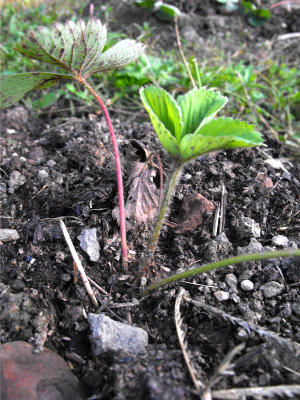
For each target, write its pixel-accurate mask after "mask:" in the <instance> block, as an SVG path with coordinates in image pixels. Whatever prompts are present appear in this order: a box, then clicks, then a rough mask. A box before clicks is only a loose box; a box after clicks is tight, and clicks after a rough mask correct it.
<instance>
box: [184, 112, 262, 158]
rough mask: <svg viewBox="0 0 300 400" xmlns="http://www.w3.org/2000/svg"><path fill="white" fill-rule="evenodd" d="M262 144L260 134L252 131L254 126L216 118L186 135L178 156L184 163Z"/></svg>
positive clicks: (235, 120) (234, 120)
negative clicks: (221, 152) (208, 155)
mask: <svg viewBox="0 0 300 400" xmlns="http://www.w3.org/2000/svg"><path fill="white" fill-rule="evenodd" d="M262 144H263V140H262V138H261V134H260V133H259V132H256V131H254V125H249V124H248V123H247V122H245V121H239V120H237V119H232V118H217V119H214V120H211V121H210V122H208V123H207V124H206V125H204V126H203V127H202V128H201V129H200V130H199V131H198V132H197V133H194V134H188V135H186V136H185V137H184V138H183V139H182V140H181V142H180V154H181V160H182V162H183V163H186V162H188V161H190V160H192V159H193V158H195V157H199V156H200V155H202V154H205V153H209V152H211V151H216V150H220V149H228V148H238V147H254V146H260V145H262Z"/></svg>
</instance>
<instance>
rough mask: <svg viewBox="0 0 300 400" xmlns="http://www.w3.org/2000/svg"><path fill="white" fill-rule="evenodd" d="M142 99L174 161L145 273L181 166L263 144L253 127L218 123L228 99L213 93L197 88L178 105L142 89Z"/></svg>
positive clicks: (159, 92)
mask: <svg viewBox="0 0 300 400" xmlns="http://www.w3.org/2000/svg"><path fill="white" fill-rule="evenodd" d="M140 96H141V99H142V102H143V105H144V107H145V108H146V110H147V111H148V113H149V116H150V119H151V122H152V124H153V127H154V129H155V131H156V133H157V135H158V137H159V140H160V141H161V144H162V145H163V147H164V148H165V149H166V150H167V151H168V153H169V154H170V155H171V157H172V158H173V160H174V163H173V170H172V172H171V175H170V177H169V180H168V183H167V187H166V189H165V193H164V197H163V200H162V204H161V208H160V211H159V215H158V219H157V223H156V225H155V228H154V231H153V234H152V237H151V239H150V242H149V244H148V248H147V250H146V253H145V254H144V258H142V260H141V262H140V267H139V269H140V271H141V272H142V271H144V270H145V268H146V267H147V264H148V261H149V258H150V257H151V255H152V254H153V252H154V250H155V247H156V244H157V240H158V236H159V233H160V230H161V227H162V224H163V221H164V217H165V214H166V211H167V209H168V207H169V203H170V199H171V196H172V193H173V192H174V188H175V186H176V182H177V181H178V178H179V176H180V172H181V169H182V166H183V165H185V164H186V163H187V162H189V161H190V160H192V159H194V158H196V157H199V156H201V155H203V154H206V153H209V152H211V151H216V150H220V149H229V148H238V147H253V146H259V145H262V144H263V140H262V138H261V134H260V133H259V132H256V131H255V130H254V125H250V124H248V123H247V122H244V121H239V120H237V119H232V118H221V117H220V118H216V119H215V118H214V117H215V115H216V114H217V112H218V111H220V110H221V108H223V107H224V105H225V104H226V102H227V98H226V97H223V96H221V95H220V93H217V92H214V91H213V90H207V89H205V88H201V89H197V88H195V89H193V90H190V91H189V92H188V93H186V94H185V95H184V96H182V97H181V98H180V100H179V101H176V100H175V99H174V98H173V97H172V96H171V95H170V94H169V93H167V92H166V91H165V90H163V89H160V88H157V87H154V86H149V87H145V88H143V89H141V91H140Z"/></svg>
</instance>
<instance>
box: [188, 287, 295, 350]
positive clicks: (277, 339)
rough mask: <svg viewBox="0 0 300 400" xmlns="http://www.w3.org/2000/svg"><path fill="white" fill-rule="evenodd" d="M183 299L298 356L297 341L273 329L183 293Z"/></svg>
mask: <svg viewBox="0 0 300 400" xmlns="http://www.w3.org/2000/svg"><path fill="white" fill-rule="evenodd" d="M183 298H184V300H185V301H187V302H188V303H192V304H194V305H195V306H198V307H202V308H204V309H205V310H206V311H207V312H209V313H211V314H214V315H216V314H217V315H221V316H222V317H223V318H224V319H225V320H229V321H230V322H232V323H233V324H237V325H239V326H241V327H242V328H244V330H245V331H246V332H247V333H248V334H250V332H251V331H254V332H256V333H258V334H259V335H260V336H261V337H264V338H265V339H266V340H267V343H268V344H270V345H276V344H279V345H281V346H285V347H286V349H287V350H289V351H290V352H292V353H293V354H295V355H296V356H298V355H299V354H300V345H299V343H296V342H293V341H292V340H290V339H287V338H283V337H281V336H279V335H278V334H276V333H275V332H273V331H270V330H268V329H266V328H264V327H262V326H258V325H255V324H253V323H251V322H248V321H244V320H243V319H241V318H237V317H233V316H232V315H230V314H228V313H225V312H224V311H223V310H220V309H218V308H215V307H212V306H209V305H208V304H205V303H201V302H199V301H195V300H193V299H191V298H190V297H188V296H187V295H185V296H184V297H183Z"/></svg>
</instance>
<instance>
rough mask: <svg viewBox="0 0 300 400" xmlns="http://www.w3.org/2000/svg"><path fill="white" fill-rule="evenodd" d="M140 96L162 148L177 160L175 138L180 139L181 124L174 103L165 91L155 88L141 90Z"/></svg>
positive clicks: (177, 151)
mask: <svg viewBox="0 0 300 400" xmlns="http://www.w3.org/2000/svg"><path fill="white" fill-rule="evenodd" d="M140 96H141V99H142V102H143V105H144V107H145V108H146V110H147V111H148V113H149V116H150V119H151V122H152V124H153V126H154V129H155V132H156V133H157V135H158V137H159V140H160V141H161V143H162V145H163V147H164V148H165V149H166V150H167V151H168V152H169V153H170V155H171V156H172V157H173V158H179V157H180V152H179V146H178V141H177V139H176V138H177V137H180V134H181V129H182V123H181V112H180V109H179V107H178V105H177V103H176V101H175V100H174V99H173V97H172V96H171V95H170V94H169V93H167V92H166V91H165V90H163V89H160V88H156V87H155V86H148V87H145V88H142V89H141V90H140Z"/></svg>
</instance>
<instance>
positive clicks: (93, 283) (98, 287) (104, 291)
mask: <svg viewBox="0 0 300 400" xmlns="http://www.w3.org/2000/svg"><path fill="white" fill-rule="evenodd" d="M87 278H88V280H89V281H90V282H91V284H92V285H94V286H95V287H96V288H97V289H98V290H100V292H102V293H103V294H106V295H108V293H107V291H106V290H104V289H102V287H101V286H99V285H98V284H97V283H96V282H94V281H93V280H92V279H91V278H89V277H88V276H87Z"/></svg>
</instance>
